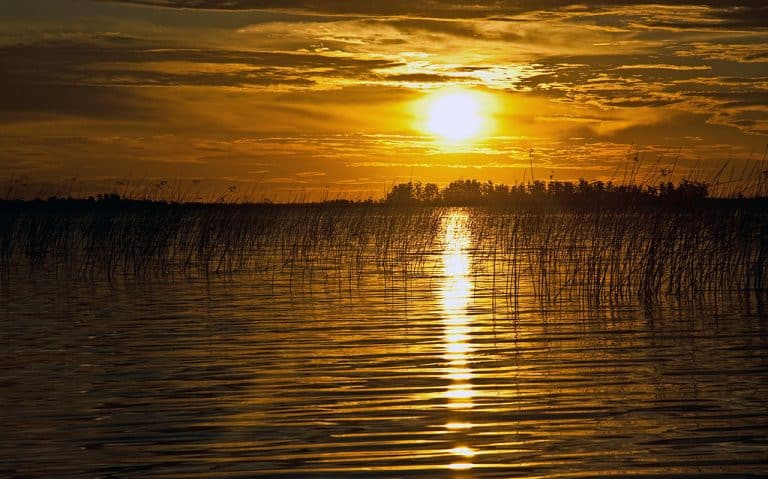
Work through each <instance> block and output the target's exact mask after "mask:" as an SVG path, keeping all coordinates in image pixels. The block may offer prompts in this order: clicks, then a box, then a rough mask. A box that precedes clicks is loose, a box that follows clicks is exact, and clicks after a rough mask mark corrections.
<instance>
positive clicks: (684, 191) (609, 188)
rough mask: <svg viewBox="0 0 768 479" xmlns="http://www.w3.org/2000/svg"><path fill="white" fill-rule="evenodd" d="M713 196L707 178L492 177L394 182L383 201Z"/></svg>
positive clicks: (684, 200) (485, 202)
mask: <svg viewBox="0 0 768 479" xmlns="http://www.w3.org/2000/svg"><path fill="white" fill-rule="evenodd" d="M708 197H709V186H708V185H707V184H706V183H703V182H698V181H692V180H683V181H681V182H680V183H679V184H677V185H675V184H674V183H672V182H662V183H659V184H658V185H653V186H652V185H645V186H640V185H625V184H622V185H617V184H614V183H613V182H610V181H608V182H603V181H591V182H590V181H587V180H585V179H580V180H579V181H578V182H571V181H534V182H531V183H528V184H517V185H512V186H510V185H505V184H501V183H498V184H497V183H494V182H492V181H486V182H481V181H479V180H475V179H470V180H456V181H453V182H451V183H450V184H448V185H447V186H445V187H443V188H440V187H439V186H438V185H437V184H435V183H421V182H419V181H417V182H413V181H409V182H407V183H399V184H396V185H394V186H392V189H391V190H390V191H389V193H388V194H387V196H386V197H385V198H384V203H386V204H392V205H416V204H423V205H440V206H493V205H499V206H501V205H513V206H527V205H535V204H556V205H561V206H594V205H596V204H606V205H613V204H615V205H620V204H625V203H627V202H632V203H637V202H643V201H653V202H659V201H662V202H664V203H670V204H674V203H680V204H690V203H692V202H696V201H700V200H703V199H705V198H708Z"/></svg>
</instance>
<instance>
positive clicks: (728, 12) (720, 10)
mask: <svg viewBox="0 0 768 479" xmlns="http://www.w3.org/2000/svg"><path fill="white" fill-rule="evenodd" d="M97 1H108V2H119V3H128V4H136V5H145V6H154V7H163V8H179V9H203V10H300V11H308V12H316V13H324V14H346V15H351V14H359V15H391V16H411V17H425V18H479V17H489V16H499V17H503V16H505V15H516V14H520V13H526V12H532V11H541V10H551V9H564V8H571V9H577V10H590V9H601V8H607V7H617V6H639V5H670V6H705V7H710V8H712V9H715V10H717V11H716V12H711V15H712V16H713V18H716V19H718V20H720V21H722V25H723V26H726V27H734V26H738V27H748V26H755V27H759V26H768V6H766V5H765V1H764V0H700V1H690V0H641V1H634V0H587V1H577V0H567V1H562V0H472V1H469V0H426V1H418V2H415V1H411V0H387V1H376V2H360V1H355V0H230V1H226V2H221V1H218V0H97ZM659 25H664V22H659ZM701 25H705V26H707V27H711V26H712V25H711V24H710V23H703V24H701ZM701 25H696V23H695V22H690V23H688V24H685V23H681V24H674V23H673V24H668V26H676V27H690V28H694V27H697V26H701Z"/></svg>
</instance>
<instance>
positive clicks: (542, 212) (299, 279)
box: [0, 197, 768, 303]
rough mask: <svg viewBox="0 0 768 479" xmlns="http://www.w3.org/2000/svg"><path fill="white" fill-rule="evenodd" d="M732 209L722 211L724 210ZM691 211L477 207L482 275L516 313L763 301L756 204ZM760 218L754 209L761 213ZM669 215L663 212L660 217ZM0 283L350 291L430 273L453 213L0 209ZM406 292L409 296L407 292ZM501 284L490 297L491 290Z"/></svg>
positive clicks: (765, 252) (153, 205)
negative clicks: (245, 277) (534, 304)
mask: <svg viewBox="0 0 768 479" xmlns="http://www.w3.org/2000/svg"><path fill="white" fill-rule="evenodd" d="M723 201H725V200H723ZM723 201H719V200H712V201H710V202H706V203H702V204H699V205H697V206H692V207H689V208H677V207H663V205H659V204H656V205H655V206H654V207H648V205H645V204H642V203H628V204H627V205H624V206H622V207H617V206H615V205H614V206H611V207H607V206H605V205H603V206H601V207H593V208H590V209H587V208H558V207H548V208H530V209H522V210H509V209H507V210H498V209H489V208H466V209H465V211H466V214H467V215H468V217H469V221H468V226H467V227H468V231H469V234H471V237H472V241H471V245H472V246H471V248H472V251H471V255H472V264H473V271H474V272H475V274H478V275H484V277H485V278H487V279H489V281H490V283H489V284H486V285H485V286H484V287H490V288H492V289H493V290H494V294H496V293H497V292H498V294H503V295H504V296H505V297H507V298H508V300H509V301H511V302H513V303H517V302H518V301H519V300H520V298H521V297H523V296H525V297H535V298H538V299H539V300H541V301H544V302H553V301H558V300H560V299H565V298H574V297H575V298H581V299H584V300H586V301H588V302H593V303H598V302H603V301H614V300H616V301H618V300H624V299H627V298H640V299H643V300H647V301H650V300H653V299H654V298H658V297H661V296H664V295H668V296H676V297H681V296H689V297H690V296H695V295H714V294H721V293H724V292H731V293H739V294H741V293H745V292H749V294H757V295H758V296H760V297H763V298H765V297H766V280H767V279H768V219H767V218H768V216H767V214H766V212H765V211H766V210H765V209H764V208H762V205H761V204H760V203H759V202H758V203H749V202H743V201H742V202H738V203H729V202H727V201H726V202H723ZM755 205H756V206H755ZM656 206H661V207H656ZM0 211H1V212H2V214H0V272H1V273H2V277H3V278H4V280H9V278H10V277H11V273H14V274H17V273H18V272H23V271H27V272H28V273H29V274H32V275H34V274H38V273H41V272H46V271H48V272H51V271H52V272H54V273H56V274H57V275H60V276H66V277H73V276H74V277H85V278H107V279H115V278H119V277H142V278H148V277H166V276H170V275H188V276H204V275H210V274H235V273H240V274H257V275H259V277H260V278H262V280H263V281H270V282H272V283H275V282H278V281H280V282H282V283H285V282H286V281H287V283H288V284H287V287H289V288H290V289H297V288H300V289H312V288H313V287H315V285H318V284H323V285H324V287H334V288H336V289H338V290H351V289H353V288H355V287H356V285H358V284H359V282H360V281H368V280H370V279H371V278H373V280H376V281H385V282H386V281H402V282H403V283H402V285H400V286H398V287H405V288H406V289H407V283H408V281H410V280H411V279H412V278H416V277H420V276H423V275H428V274H433V272H430V271H427V268H426V266H428V265H432V266H434V263H435V261H436V258H438V257H439V255H440V252H441V248H442V246H441V244H440V236H441V232H442V228H443V219H444V217H445V215H447V214H453V212H455V209H452V208H446V207H427V206H392V205H387V204H375V203H371V202H366V203H357V204H353V203H347V202H331V203H325V204H313V205H311V204H310V205H267V204H253V205H248V204H240V205H231V204H193V203H185V204H170V203H162V202H148V201H125V200H119V199H118V198H115V197H106V198H102V199H101V200H100V201H87V200H50V201H33V202H24V201H3V202H0ZM403 285H404V286H403ZM489 285H490V286H489Z"/></svg>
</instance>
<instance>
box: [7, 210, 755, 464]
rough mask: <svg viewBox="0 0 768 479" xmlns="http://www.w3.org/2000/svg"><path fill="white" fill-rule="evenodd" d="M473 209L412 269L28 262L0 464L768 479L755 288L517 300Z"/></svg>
mask: <svg viewBox="0 0 768 479" xmlns="http://www.w3.org/2000/svg"><path fill="white" fill-rule="evenodd" d="M468 221H469V217H468V214H467V212H466V211H463V210H454V211H452V212H451V213H450V214H448V215H446V216H445V217H444V218H443V220H442V223H441V226H440V235H439V237H437V238H436V240H435V243H434V245H432V246H430V248H427V249H425V250H424V251H421V252H420V253H419V254H420V255H421V257H420V258H419V265H420V267H419V269H418V272H413V271H410V270H408V269H407V268H405V269H404V270H403V271H398V270H397V268H395V269H393V270H391V271H390V272H389V273H388V274H382V273H381V272H380V271H379V272H376V271H373V268H371V271H369V272H368V273H367V274H366V273H365V272H363V273H364V274H361V275H360V276H359V277H358V276H355V277H354V278H352V277H351V276H349V275H348V274H347V273H346V272H345V271H346V270H345V269H343V268H342V269H340V270H338V271H337V270H334V269H333V268H331V267H328V268H327V269H322V268H319V269H316V270H315V271H312V272H308V271H299V270H292V269H289V268H285V269H283V270H280V271H272V272H269V273H266V274H250V275H249V274H243V275H220V276H215V275H214V276H210V277H208V278H202V279H201V278H183V277H176V278H162V279H136V278H126V279H119V280H113V281H102V280H83V279H79V280H75V279H64V278H61V277H58V278H57V277H55V275H48V276H46V275H45V274H38V275H35V276H32V277H30V276H25V275H23V274H17V275H16V276H14V277H12V278H11V279H10V280H8V281H6V282H5V283H3V286H2V288H3V289H2V291H0V298H2V299H1V300H0V304H2V306H3V307H2V308H1V309H0V335H1V336H0V342H2V344H3V347H2V349H0V387H1V388H2V394H1V395H0V400H1V401H2V408H0V430H2V431H3V434H2V435H0V477H20V478H21V477H84V478H85V477H88V478H94V477H95V478H153V477H157V478H160V477H199V478H230V477H232V478H234V477H274V478H356V477H373V478H379V477H380V478H399V477H419V478H457V479H458V478H508V477H518V476H519V477H583V476H606V475H613V474H641V475H658V476H664V477H669V476H674V475H681V476H686V477H691V476H701V477H711V476H717V475H723V476H729V475H731V474H752V475H754V476H766V475H768V466H766V462H768V399H766V398H768V319H767V317H766V313H765V312H764V310H763V307H762V305H761V304H759V303H756V302H755V301H754V299H753V298H752V297H750V296H749V295H746V296H744V295H734V296H733V297H730V298H729V299H722V298H718V299H717V300H715V299H713V298H711V297H707V299H703V298H702V299H700V300H696V298H693V299H692V300H688V301H678V300H672V299H667V300H662V301H657V302H653V303H650V304H649V303H644V302H632V301H629V302H626V303H613V304H611V303H609V304H605V303H600V304H594V303H589V302H585V301H579V300H578V298H576V297H569V296H563V297H561V299H560V300H558V301H551V302H542V301H541V300H540V298H538V297H534V294H533V292H532V288H534V287H535V286H536V285H533V284H531V285H525V284H524V283H523V284H519V285H517V286H516V287H517V290H518V291H517V294H514V295H510V294H508V292H506V291H507V290H506V289H505V288H508V286H509V284H508V283H504V281H503V280H501V279H499V275H498V274H494V267H493V266H492V265H489V264H488V258H489V256H490V253H489V251H487V250H483V248H481V247H480V246H479V243H478V242H477V239H476V238H474V237H473V236H472V235H471V234H469V231H468V227H467V222H468ZM491 253H492V252H491ZM338 257H339V256H334V258H335V259H334V260H338ZM502 283H504V284H502Z"/></svg>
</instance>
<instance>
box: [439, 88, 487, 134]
mask: <svg viewBox="0 0 768 479" xmlns="http://www.w3.org/2000/svg"><path fill="white" fill-rule="evenodd" d="M481 100H482V99H481V98H480V97H479V95H478V94H476V93H474V92H470V91H464V90H451V91H447V92H441V93H438V94H436V95H435V96H434V97H432V98H430V99H429V101H428V103H427V106H426V114H427V121H426V125H425V130H426V131H428V132H429V133H431V134H433V135H436V136H438V137H440V138H442V139H444V140H447V141H450V142H459V141H465V140H469V139H471V138H475V137H477V136H479V135H480V134H481V133H482V132H483V130H484V129H485V127H486V126H487V123H488V120H487V118H486V117H485V116H484V112H483V102H482V101H481Z"/></svg>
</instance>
